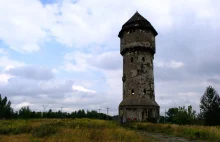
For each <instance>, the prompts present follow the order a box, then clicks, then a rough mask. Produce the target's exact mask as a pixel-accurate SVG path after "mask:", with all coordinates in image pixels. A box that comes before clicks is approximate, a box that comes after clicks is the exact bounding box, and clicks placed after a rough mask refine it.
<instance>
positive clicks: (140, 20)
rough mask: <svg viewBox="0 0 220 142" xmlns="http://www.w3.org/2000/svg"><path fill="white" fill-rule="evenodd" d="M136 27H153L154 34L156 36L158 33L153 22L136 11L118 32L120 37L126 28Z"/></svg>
mask: <svg viewBox="0 0 220 142" xmlns="http://www.w3.org/2000/svg"><path fill="white" fill-rule="evenodd" d="M134 27H140V28H142V29H151V30H152V32H153V33H154V36H156V35H157V34H158V33H157V31H156V30H155V29H154V27H153V26H152V25H151V23H150V22H149V21H148V20H147V19H145V18H144V17H143V16H142V15H140V14H139V13H138V12H136V13H135V14H134V15H133V16H132V17H131V18H130V19H129V20H128V21H127V22H126V23H125V24H124V25H123V26H122V29H121V31H120V32H119V34H118V37H121V36H122V33H123V31H124V30H126V29H130V28H134Z"/></svg>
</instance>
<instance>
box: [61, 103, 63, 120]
mask: <svg viewBox="0 0 220 142" xmlns="http://www.w3.org/2000/svg"><path fill="white" fill-rule="evenodd" d="M60 108H61V118H63V112H62V108H63V107H62V106H61V107H60Z"/></svg>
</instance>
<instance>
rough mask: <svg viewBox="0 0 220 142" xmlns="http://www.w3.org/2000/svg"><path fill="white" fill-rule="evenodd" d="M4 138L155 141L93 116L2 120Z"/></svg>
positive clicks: (33, 141)
mask: <svg viewBox="0 0 220 142" xmlns="http://www.w3.org/2000/svg"><path fill="white" fill-rule="evenodd" d="M0 141H4V142H16V141H22V142H26V141H27V142H30V141H31V142H41V141H47V142H53V141H66V142H68V141H71V142H72V141H73V142H79V141H80V142H90V141H91V142H93V141H94V142H101V141H105V142H117V141H124V142H126V141H129V142H130V141H132V142H135V141H136V142H139V141H143V142H144V141H149V142H153V141H155V140H154V139H153V138H150V137H145V136H142V135H140V134H138V133H136V132H135V131H133V130H128V129H126V128H123V127H121V126H120V125H118V123H117V122H114V121H104V120H93V119H38V120H28V121H26V120H2V121H0Z"/></svg>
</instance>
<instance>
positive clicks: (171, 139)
mask: <svg viewBox="0 0 220 142" xmlns="http://www.w3.org/2000/svg"><path fill="white" fill-rule="evenodd" d="M137 132H138V133H140V134H141V135H144V136H146V137H153V138H154V139H155V141H156V142H208V141H202V140H189V139H186V138H182V137H175V136H170V135H166V134H161V133H149V132H145V131H137Z"/></svg>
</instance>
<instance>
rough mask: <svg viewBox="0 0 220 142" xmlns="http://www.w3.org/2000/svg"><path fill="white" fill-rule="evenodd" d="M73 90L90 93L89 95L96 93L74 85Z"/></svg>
mask: <svg viewBox="0 0 220 142" xmlns="http://www.w3.org/2000/svg"><path fill="white" fill-rule="evenodd" d="M72 89H73V90H75V91H81V92H86V93H87V92H88V93H96V91H94V90H90V89H86V88H84V87H83V86H78V85H73V86H72Z"/></svg>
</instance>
